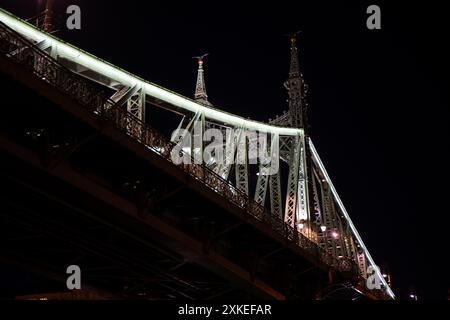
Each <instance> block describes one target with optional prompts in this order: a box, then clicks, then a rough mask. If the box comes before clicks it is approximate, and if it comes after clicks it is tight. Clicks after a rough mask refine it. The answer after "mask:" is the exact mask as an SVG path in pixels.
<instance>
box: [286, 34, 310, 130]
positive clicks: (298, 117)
mask: <svg viewBox="0 0 450 320" xmlns="http://www.w3.org/2000/svg"><path fill="white" fill-rule="evenodd" d="M297 34H298V32H296V33H293V34H291V36H290V40H291V64H290V68H289V77H288V79H287V80H286V82H285V84H284V85H285V87H286V89H287V90H288V95H289V114H290V123H289V124H290V126H291V127H294V128H302V129H307V116H306V111H307V103H306V99H305V98H306V93H307V90H308V88H307V85H306V84H305V81H304V80H303V75H302V73H301V71H300V64H299V61H298V49H297Z"/></svg>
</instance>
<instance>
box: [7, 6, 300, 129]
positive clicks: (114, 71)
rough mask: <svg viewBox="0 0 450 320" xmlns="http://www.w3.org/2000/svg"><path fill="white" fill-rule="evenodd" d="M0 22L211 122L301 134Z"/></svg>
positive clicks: (11, 20) (17, 23)
mask: <svg viewBox="0 0 450 320" xmlns="http://www.w3.org/2000/svg"><path fill="white" fill-rule="evenodd" d="M0 21H2V22H3V23H5V24H6V25H8V26H9V27H10V28H12V29H14V30H15V31H17V32H18V33H20V34H22V35H23V36H25V37H27V38H29V39H32V40H33V41H36V42H41V41H43V40H46V41H48V42H49V43H50V44H51V46H52V48H53V50H54V51H55V52H56V54H57V55H58V56H59V57H63V58H65V59H68V60H70V61H72V62H75V63H77V64H79V65H81V66H84V67H86V68H88V69H90V70H93V71H95V72H97V73H99V74H101V75H103V76H105V77H108V78H110V79H112V80H114V81H117V82H119V83H121V84H123V85H125V86H129V87H133V86H135V85H137V86H138V87H139V88H142V89H143V90H144V91H145V93H146V94H147V95H149V96H151V97H154V98H157V99H160V100H162V101H164V102H166V103H169V104H171V105H174V106H177V107H179V108H181V109H184V110H187V111H191V112H194V113H200V114H204V115H205V117H206V118H207V119H211V120H215V121H217V122H219V123H224V124H228V125H230V126H234V127H242V128H245V129H247V130H255V131H260V132H268V133H273V134H279V135H284V136H298V135H300V134H301V133H302V132H303V130H302V129H295V128H285V127H277V126H272V125H268V124H264V123H261V122H257V121H252V120H247V119H244V118H242V117H239V116H236V115H233V114H230V113H227V112H224V111H221V110H218V109H214V108H211V107H206V106H203V105H200V104H198V103H196V102H195V101H193V100H191V99H188V98H186V97H183V96H181V95H179V94H176V93H174V92H172V91H170V90H167V89H165V88H162V87H160V86H157V85H155V84H153V83H150V82H148V81H146V80H144V79H141V78H139V77H137V76H135V75H133V74H131V73H129V72H127V71H125V70H122V69H120V68H118V67H116V66H114V65H112V64H110V63H108V62H106V61H104V60H102V59H100V58H97V57H95V56H93V55H91V54H89V53H87V52H85V51H83V50H81V49H79V48H77V47H75V46H72V45H70V44H68V43H65V42H63V41H61V40H59V39H57V38H56V37H54V36H52V35H49V34H46V33H44V32H41V31H40V30H38V29H36V28H35V27H34V26H32V25H31V24H29V23H27V22H25V21H23V20H21V19H19V18H17V17H15V16H13V15H12V14H10V13H9V12H7V11H5V10H3V9H0Z"/></svg>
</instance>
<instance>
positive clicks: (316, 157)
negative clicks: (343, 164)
mask: <svg viewBox="0 0 450 320" xmlns="http://www.w3.org/2000/svg"><path fill="white" fill-rule="evenodd" d="M308 143H309V147H310V150H311V153H312V159H313V161H314V164H315V165H316V166H317V168H318V169H319V170H320V173H321V175H322V176H324V177H325V180H326V181H327V183H328V185H329V187H330V190H331V193H332V194H333V197H334V199H335V201H336V203H337V204H338V206H339V208H340V210H341V212H342V214H343V215H344V217H345V219H346V221H347V224H348V226H349V227H350V229H351V231H352V233H353V236H354V237H355V238H356V242H357V243H358V244H359V245H360V246H361V249H362V250H363V252H364V255H365V256H366V258H367V260H368V263H369V264H370V265H371V266H373V267H374V268H375V270H376V275H377V277H378V278H379V280H380V281H381V283H382V284H383V287H384V288H385V290H386V293H387V294H388V295H389V296H390V297H391V298H395V295H394V293H393V292H392V290H391V288H390V287H389V285H388V284H387V282H386V280H385V279H384V277H383V275H382V274H381V272H380V270H379V268H376V264H375V262H374V260H373V259H372V256H371V255H370V253H369V251H368V250H367V247H366V246H365V244H364V242H363V241H362V239H361V236H360V235H359V233H358V230H356V227H355V225H354V224H353V222H352V220H351V218H350V216H349V214H348V212H347V210H346V209H345V206H344V204H343V203H342V200H341V198H340V197H339V195H338V193H337V192H336V189H335V188H334V185H333V182H332V181H331V179H330V177H329V176H328V173H327V171H326V169H325V167H324V165H323V163H322V160H321V159H320V157H319V155H318V153H317V151H316V148H315V147H314V144H313V142H312V141H311V139H310V140H309V141H308Z"/></svg>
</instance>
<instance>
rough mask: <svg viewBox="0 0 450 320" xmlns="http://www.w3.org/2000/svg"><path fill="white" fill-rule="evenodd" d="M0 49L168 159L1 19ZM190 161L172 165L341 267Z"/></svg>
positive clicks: (167, 148) (139, 126)
mask: <svg viewBox="0 0 450 320" xmlns="http://www.w3.org/2000/svg"><path fill="white" fill-rule="evenodd" d="M0 52H1V54H3V55H4V56H6V57H7V58H9V59H10V60H13V61H15V62H16V63H18V64H20V65H21V66H22V67H25V68H27V69H28V70H29V71H30V72H32V73H33V74H34V75H36V76H37V77H38V78H39V79H41V80H42V81H44V82H46V83H47V84H49V85H51V86H52V87H54V88H55V89H57V90H58V91H60V92H62V93H64V94H66V95H67V96H68V97H69V98H70V99H72V100H74V101H76V102H77V103H78V104H79V105H81V106H82V107H83V108H85V109H87V110H89V111H90V112H92V113H93V114H94V115H95V116H97V117H100V118H101V119H102V120H103V121H105V122H106V123H109V124H111V125H114V126H115V127H116V128H117V129H119V130H120V131H122V132H123V133H124V134H127V135H128V136H130V137H132V138H133V139H134V140H135V141H137V142H139V143H141V144H142V145H144V146H145V147H146V148H147V149H148V150H151V151H152V152H154V153H156V154H158V155H159V156H161V157H162V158H164V159H165V160H167V161H169V162H172V158H171V150H172V149H173V147H174V146H175V144H174V143H173V142H171V141H170V140H169V139H167V138H166V137H165V136H163V135H162V134H161V133H159V132H158V131H156V130H155V129H153V128H151V127H149V126H148V125H147V124H145V123H143V122H142V121H141V120H139V119H138V118H136V117H135V116H133V115H132V114H131V113H129V112H127V111H126V110H124V109H122V108H120V106H118V105H115V103H114V101H112V100H111V99H109V98H108V97H107V96H106V94H104V93H103V92H102V91H100V90H99V89H98V88H97V87H96V86H94V85H93V84H92V83H91V82H89V81H88V80H86V79H84V78H83V77H81V76H79V75H77V74H74V73H73V72H71V71H70V70H69V69H67V68H65V67H64V66H63V65H61V64H60V63H58V62H57V61H56V60H55V59H53V58H52V57H51V56H49V55H48V54H46V53H45V52H44V51H42V50H40V49H39V48H37V47H36V46H35V45H34V44H33V43H32V42H30V41H28V40H27V39H26V38H24V37H22V36H21V35H20V34H18V33H16V32H15V31H13V30H11V29H10V28H9V27H7V26H6V25H5V24H3V23H2V22H0ZM172 163H173V162H172ZM191 163H192V164H181V165H177V167H178V168H179V169H181V170H183V171H184V172H186V173H188V174H189V175H190V176H191V177H193V178H195V179H196V180H199V181H201V182H202V183H203V184H204V185H206V186H208V187H209V188H210V189H211V190H212V191H214V192H216V193H217V194H219V195H220V196H222V197H224V198H225V199H227V200H228V201H229V202H231V203H233V204H234V205H236V206H237V207H239V208H241V209H242V211H243V212H245V213H246V214H247V215H248V216H250V217H251V218H253V219H255V220H257V221H259V222H263V223H264V224H266V225H269V226H270V227H271V229H272V231H273V232H274V233H276V234H278V235H280V236H281V237H282V238H283V239H285V241H286V242H287V243H291V244H294V245H296V246H298V247H300V248H302V249H303V250H305V251H307V252H308V253H309V254H311V255H312V256H314V257H316V258H317V259H319V260H320V261H322V262H323V263H325V264H326V265H328V266H333V267H335V268H337V269H341V267H340V266H341V264H340V263H339V261H337V260H335V259H334V258H333V257H332V256H331V255H329V254H328V253H327V252H326V251H325V250H322V249H321V248H320V247H319V246H318V245H317V243H315V242H313V241H311V240H310V239H309V238H307V237H306V236H305V235H303V234H301V233H300V232H298V231H297V230H296V229H295V228H293V227H291V226H290V225H288V224H286V223H285V222H284V221H283V219H282V218H281V217H279V216H278V215H275V214H273V213H272V212H270V211H268V210H267V209H266V208H264V206H262V205H260V204H258V203H257V202H255V201H254V200H253V199H251V198H249V197H248V196H247V195H246V194H245V193H244V192H242V191H240V190H239V189H237V188H236V187H235V186H233V185H232V184H231V183H230V182H229V181H227V180H224V179H223V178H222V177H220V176H219V175H218V174H216V173H214V172H213V171H212V170H210V169H209V168H207V166H206V165H204V164H202V165H199V164H194V163H193V161H191ZM174 165H175V164H174Z"/></svg>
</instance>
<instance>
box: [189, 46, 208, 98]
mask: <svg viewBox="0 0 450 320" xmlns="http://www.w3.org/2000/svg"><path fill="white" fill-rule="evenodd" d="M207 55H208V53H206V54H204V55H201V56H198V57H193V58H194V59H197V62H198V72H197V84H196V86H195V94H194V98H195V101H197V102H198V103H200V104H203V105H206V106H212V104H211V103H210V102H209V101H208V95H207V94H206V86H205V76H204V70H203V60H204V59H205V57H206V56H207Z"/></svg>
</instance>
